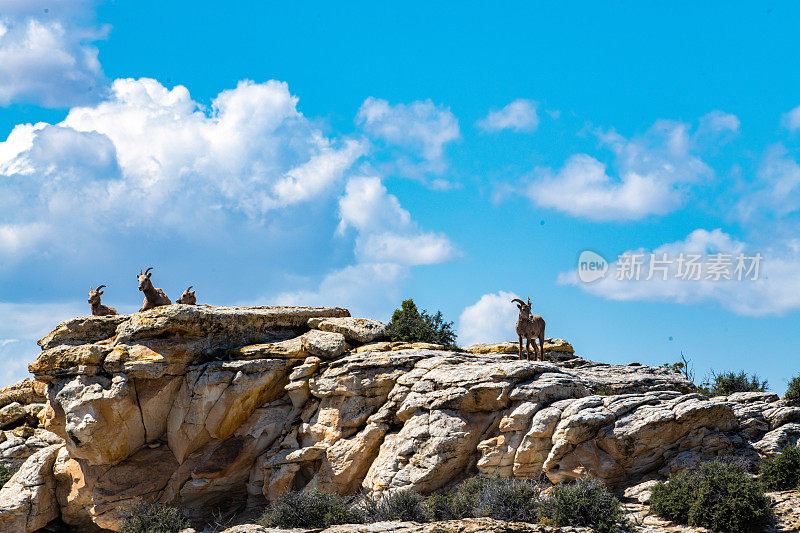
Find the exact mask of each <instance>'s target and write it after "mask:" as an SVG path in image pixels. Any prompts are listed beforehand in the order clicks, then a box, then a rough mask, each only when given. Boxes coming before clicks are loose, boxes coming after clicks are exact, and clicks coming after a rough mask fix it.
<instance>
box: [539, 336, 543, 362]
mask: <svg viewBox="0 0 800 533" xmlns="http://www.w3.org/2000/svg"><path fill="white" fill-rule="evenodd" d="M539 353H540V354H541V356H542V358H541V360H542V361H544V332H542V333H540V334H539Z"/></svg>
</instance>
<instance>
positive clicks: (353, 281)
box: [269, 177, 459, 320]
mask: <svg viewBox="0 0 800 533" xmlns="http://www.w3.org/2000/svg"><path fill="white" fill-rule="evenodd" d="M339 217H340V222H339V226H338V229H337V234H339V235H340V236H343V235H345V234H346V233H347V232H348V230H349V229H353V230H354V231H355V233H356V238H355V260H356V263H355V264H353V265H349V266H346V267H344V268H340V269H336V270H334V271H332V272H330V273H328V274H327V275H326V276H325V277H324V278H323V279H322V281H321V282H320V284H319V286H318V287H317V288H316V289H313V290H299V291H288V292H283V293H280V294H279V295H278V296H277V297H276V298H270V299H269V300H270V301H277V302H278V303H282V304H300V303H302V304H303V305H339V306H345V307H348V308H349V309H350V311H351V312H352V313H353V314H354V315H356V316H359V315H360V316H375V317H380V318H382V319H384V320H387V319H388V318H389V317H388V314H389V312H390V311H391V310H392V309H393V308H394V306H396V305H397V302H398V301H399V299H400V294H401V291H400V289H401V287H402V284H403V282H404V281H405V280H406V279H407V278H408V277H409V275H410V272H411V267H414V266H419V265H431V264H436V263H442V262H444V261H448V260H450V259H452V258H453V257H455V256H456V255H458V253H459V252H458V250H457V248H456V247H455V245H453V243H452V242H451V241H450V239H448V238H447V236H446V235H444V234H440V233H434V232H426V231H423V230H421V229H420V228H419V227H418V225H417V224H416V223H415V222H414V221H413V220H412V219H411V214H410V213H409V212H408V211H406V210H405V209H403V207H402V206H401V205H400V201H399V200H398V199H397V197H396V196H394V195H392V194H389V192H388V191H387V189H386V187H385V186H384V185H383V183H381V180H380V179H379V178H377V177H356V178H350V180H348V182H347V186H346V187H345V193H344V195H343V196H342V197H341V198H340V199H339Z"/></svg>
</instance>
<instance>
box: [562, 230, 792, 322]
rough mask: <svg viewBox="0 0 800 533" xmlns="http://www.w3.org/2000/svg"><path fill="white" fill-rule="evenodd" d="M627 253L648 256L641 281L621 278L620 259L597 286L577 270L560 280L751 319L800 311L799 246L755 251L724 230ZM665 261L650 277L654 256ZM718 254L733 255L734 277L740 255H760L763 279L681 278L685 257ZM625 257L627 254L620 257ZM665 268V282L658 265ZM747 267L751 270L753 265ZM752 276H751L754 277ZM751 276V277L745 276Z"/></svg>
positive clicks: (598, 291)
mask: <svg viewBox="0 0 800 533" xmlns="http://www.w3.org/2000/svg"><path fill="white" fill-rule="evenodd" d="M626 253H628V254H644V255H643V256H642V259H643V263H642V266H641V275H640V277H639V279H638V280H636V279H631V280H628V279H622V280H620V279H617V271H618V270H617V269H618V267H619V262H618V261H613V262H611V263H610V264H609V270H608V274H607V275H606V277H605V278H603V279H601V280H599V281H596V282H593V283H581V282H580V281H579V280H578V277H577V273H576V271H575V270H571V271H567V272H562V273H561V274H560V275H559V277H558V281H559V283H561V284H566V285H577V286H579V287H580V288H581V289H582V290H583V291H585V292H588V293H590V294H595V295H597V296H602V297H604V298H608V299H611V300H620V301H663V302H674V303H681V304H699V303H704V302H716V303H718V304H720V305H721V306H722V307H724V308H726V309H729V310H730V311H732V312H734V313H736V314H740V315H747V316H765V315H784V314H786V313H788V312H791V311H794V310H796V309H800V247H798V246H797V245H796V243H792V242H787V243H785V245H781V246H774V247H771V248H769V249H760V250H759V249H753V248H752V247H750V246H748V245H747V244H745V243H744V242H741V241H738V240H736V239H734V238H733V237H731V236H730V235H729V234H727V233H725V232H723V231H722V230H720V229H716V230H713V231H707V230H703V229H698V230H695V231H693V232H692V233H691V234H689V235H688V236H687V238H686V239H684V240H682V241H676V242H672V243H667V244H664V245H662V246H659V247H657V248H656V249H654V250H653V251H652V252H650V251H648V250H644V249H639V250H629V251H628V252H626ZM651 253H652V254H655V258H656V260H661V259H663V258H664V254H666V259H667V261H668V263H658V262H657V263H652V266H653V267H655V268H654V269H653V275H652V277H651V279H649V280H648V279H646V278H648V277H650V268H651V257H652V256H651V255H650V254H651ZM681 253H683V254H685V257H688V254H705V255H709V254H710V255H713V254H717V253H722V254H730V255H732V258H731V261H732V263H731V266H730V271H731V273H732V274H733V272H734V269H735V267H736V264H737V261H736V256H737V255H738V254H740V253H742V254H744V255H745V256H746V257H752V256H754V255H755V254H756V253H760V254H761V255H762V257H763V259H762V260H761V262H760V264H759V274H758V279H756V280H751V279H742V280H737V279H736V276H735V275H732V276H731V278H732V279H730V280H725V279H720V280H715V279H713V276H712V278H711V279H707V276H708V274H709V272H708V270H707V269H706V270H703V271H702V273H701V276H700V277H701V279H700V280H694V279H681V278H679V277H677V274H678V261H677V259H678V257H679V256H680V254H681ZM620 255H622V254H620ZM661 266H666V267H667V272H666V280H665V279H663V278H664V274H663V272H662V271H661V270H659V267H661ZM746 266H748V267H749V266H750V263H749V261H748V262H747V264H746ZM751 275H752V274H751ZM745 278H746V276H745Z"/></svg>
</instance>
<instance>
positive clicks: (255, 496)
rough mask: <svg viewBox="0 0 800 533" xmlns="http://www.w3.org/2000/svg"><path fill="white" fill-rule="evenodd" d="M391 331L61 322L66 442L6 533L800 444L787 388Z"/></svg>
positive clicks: (56, 374)
mask: <svg viewBox="0 0 800 533" xmlns="http://www.w3.org/2000/svg"><path fill="white" fill-rule="evenodd" d="M384 336H385V327H384V326H383V325H382V324H380V323H379V322H376V321H372V320H366V319H355V318H350V317H349V313H348V312H347V311H346V310H344V309H340V308H303V307H259V308H215V307H206V306H187V305H171V306H166V307H160V308H156V309H152V310H149V311H145V312H142V313H137V314H135V315H130V316H112V317H82V318H77V319H74V320H71V321H68V322H65V323H63V324H61V325H60V326H58V328H56V330H54V331H53V332H52V333H51V334H50V335H48V336H47V337H45V338H44V339H42V341H40V345H41V347H42V350H43V351H42V353H41V354H40V355H39V357H38V358H37V359H36V361H34V362H33V363H32V364H31V365H30V370H31V372H32V373H33V374H34V375H35V377H36V380H37V381H36V383H39V384H46V391H45V390H43V389H41V388H40V389H39V390H40V394H41V396H42V397H41V398H38V399H44V397H46V403H45V405H44V406H43V407H41V406H40V411H41V412H40V417H39V418H40V424H41V426H42V427H40V428H37V429H33V431H39V432H40V433H41V434H42V435H44V434H45V433H47V435H53V438H52V439H51V441H53V442H50V441H44V440H43V441H42V442H43V446H40V447H38V448H36V450H33V451H32V452H31V453H33V455H30V454H28V455H30V457H28V459H27V461H26V462H25V464H24V465H23V468H22V470H20V473H18V474H17V475H15V477H14V478H12V480H11V481H10V482H9V483H8V484H7V485H6V486H5V487H4V488H3V489H2V491H0V517H3V518H0V531H35V530H36V529H37V528H39V527H42V525H43V523H46V522H47V521H49V520H52V519H54V518H57V517H60V518H61V519H62V520H63V521H64V522H66V523H68V524H70V525H71V526H72V527H73V528H76V529H81V528H82V529H86V530H90V529H92V528H97V527H100V528H104V529H111V530H118V529H119V527H120V525H121V522H122V520H123V519H124V517H125V516H126V513H127V512H129V510H130V509H131V508H132V507H133V506H134V505H135V504H136V503H137V502H138V501H139V500H144V501H158V502H163V503H168V504H171V505H176V506H179V507H181V508H182V509H184V510H185V511H186V512H187V513H188V514H189V515H190V517H191V518H193V519H197V520H201V519H202V518H203V517H204V516H208V515H209V514H210V513H212V512H213V511H214V510H215V509H217V508H219V507H224V508H227V509H229V508H230V507H231V506H232V505H242V506H243V505H245V504H250V505H259V504H263V503H264V502H265V501H267V500H271V499H275V498H277V497H279V496H280V495H281V494H283V493H284V492H286V491H289V490H293V489H304V488H318V489H321V490H324V491H329V492H336V493H340V494H350V493H355V492H357V491H361V490H366V491H371V492H376V493H380V492H383V491H387V490H392V489H396V488H401V487H411V488H414V489H415V490H417V491H419V492H421V493H429V492H431V491H434V490H437V489H440V488H444V487H447V486H449V485H451V484H453V483H455V482H457V481H459V480H461V479H462V478H464V477H466V476H468V475H473V474H476V473H480V474H484V475H502V476H516V477H532V478H538V477H540V476H547V477H548V478H549V479H550V480H552V481H553V482H561V481H566V480H570V479H574V478H577V477H581V476H584V475H587V474H588V475H593V476H596V477H599V478H601V479H603V480H604V481H606V483H608V484H609V485H610V486H612V487H624V486H628V485H631V484H634V483H639V482H642V481H646V480H648V479H655V478H659V477H662V476H664V475H668V474H670V473H674V472H679V471H682V470H685V469H687V468H692V467H693V466H694V465H696V464H697V463H698V462H700V461H703V460H707V459H712V458H716V457H719V456H724V455H736V456H738V457H743V458H745V459H749V460H753V461H757V460H758V459H759V457H760V456H763V455H771V454H774V453H777V451H778V450H779V449H780V447H781V446H782V445H785V444H786V443H789V442H795V441H797V439H798V437H800V409H797V408H791V407H786V406H784V405H783V404H782V403H781V402H780V401H779V400H778V398H777V396H775V395H770V394H761V393H753V394H739V395H733V396H731V397H727V398H714V399H711V400H710V399H707V398H705V397H703V396H700V395H698V394H696V393H694V386H693V385H692V384H691V383H690V382H688V381H687V380H685V379H683V378H682V377H680V376H679V375H677V374H674V373H672V372H670V371H668V370H666V369H663V368H652V367H647V366H643V365H639V364H631V365H627V366H620V365H606V364H600V363H593V362H590V361H587V360H585V359H583V358H581V357H578V356H576V355H575V354H574V353H573V349H572V347H571V346H570V345H569V344H568V343H567V342H566V341H562V340H559V339H555V340H553V339H549V340H548V342H546V343H545V355H546V356H548V359H550V362H528V361H519V360H517V357H516V344H515V343H500V344H493V345H476V346H473V347H470V348H467V349H465V350H461V351H446V350H444V349H443V347H441V346H436V345H429V344H407V343H391V342H387V341H385V340H383V339H384ZM29 383H30V384H31V387H33V384H34V382H33V381H31V382H29ZM36 386H37V387H41V385H36ZM0 398H3V396H2V392H0ZM11 403H12V402H9V404H8V405H10V404H11ZM18 403H19V402H18ZM19 405H22V404H19ZM9 411H11V410H9ZM0 412H1V411H0ZM53 439H55V440H53ZM23 444H24V443H23ZM0 446H2V445H0ZM23 470H24V472H23ZM32 480H33V481H32ZM9 517H10V518H9Z"/></svg>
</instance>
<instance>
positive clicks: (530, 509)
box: [473, 477, 541, 523]
mask: <svg viewBox="0 0 800 533" xmlns="http://www.w3.org/2000/svg"><path fill="white" fill-rule="evenodd" d="M540 493H541V488H540V486H539V485H538V484H537V483H536V482H535V481H531V480H528V479H513V478H502V477H494V478H490V479H489V480H487V482H486V483H485V484H484V486H483V488H482V490H481V491H480V492H479V493H478V494H477V497H476V498H475V502H474V504H473V505H474V511H473V514H474V515H475V516H476V517H482V516H488V517H491V518H495V519H497V520H505V521H507V522H533V523H535V522H536V521H538V519H539V503H540V498H539V495H540Z"/></svg>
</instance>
